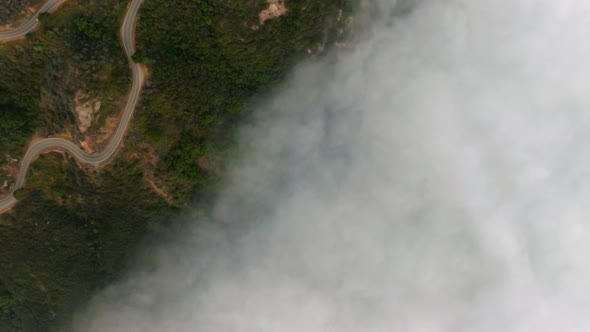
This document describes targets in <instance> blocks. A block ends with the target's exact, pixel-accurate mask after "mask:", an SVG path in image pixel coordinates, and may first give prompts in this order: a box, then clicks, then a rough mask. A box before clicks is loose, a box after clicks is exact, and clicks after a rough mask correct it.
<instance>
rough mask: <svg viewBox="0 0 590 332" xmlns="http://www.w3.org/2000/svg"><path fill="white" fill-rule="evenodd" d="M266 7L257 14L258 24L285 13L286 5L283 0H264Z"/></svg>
mask: <svg viewBox="0 0 590 332" xmlns="http://www.w3.org/2000/svg"><path fill="white" fill-rule="evenodd" d="M266 2H267V3H268V7H267V8H266V9H264V10H263V11H261V12H260V14H258V18H259V19H260V24H264V22H266V21H268V20H272V19H275V18H277V17H280V16H283V15H285V14H286V13H287V7H286V6H285V1H284V0H266Z"/></svg>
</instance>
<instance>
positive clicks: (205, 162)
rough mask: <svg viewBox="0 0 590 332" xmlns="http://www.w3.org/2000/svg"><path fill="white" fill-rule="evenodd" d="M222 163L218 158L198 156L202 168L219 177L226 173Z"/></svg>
mask: <svg viewBox="0 0 590 332" xmlns="http://www.w3.org/2000/svg"><path fill="white" fill-rule="evenodd" d="M220 165H221V163H220V161H219V160H217V159H213V158H206V157H199V158H197V166H199V167H200V168H201V169H204V170H206V171H209V172H211V173H213V174H215V175H217V176H219V177H222V176H224V174H225V173H224V172H223V170H222V169H221V166H220Z"/></svg>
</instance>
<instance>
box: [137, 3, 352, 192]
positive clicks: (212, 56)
mask: <svg viewBox="0 0 590 332" xmlns="http://www.w3.org/2000/svg"><path fill="white" fill-rule="evenodd" d="M348 2H349V1H344V0H335V1H334V0H332V1H317V0H301V1H287V6H288V12H287V15H285V16H283V17H280V18H278V19H276V20H271V21H266V22H265V24H264V25H261V24H260V22H259V18H258V13H259V12H260V10H261V8H263V7H264V6H265V5H266V2H263V1H249V2H245V1H242V0H230V1H227V0H224V1H221V0H217V1H202V0H190V1H187V0H175V1H166V2H156V1H146V3H145V4H144V6H143V7H142V10H141V19H140V21H139V29H138V32H139V33H138V55H136V59H138V60H140V61H142V62H145V63H147V64H149V65H150V69H151V73H152V78H151V81H150V83H151V85H150V88H149V89H146V92H145V94H144V98H143V101H144V102H143V107H142V109H141V111H140V113H139V115H138V119H137V123H138V130H137V133H138V135H139V137H140V138H139V140H142V141H146V142H149V143H150V144H152V145H154V146H155V147H156V148H158V153H159V155H160V157H161V158H162V162H161V163H160V164H159V165H158V168H157V169H156V173H155V175H156V177H157V178H158V180H159V183H160V184H161V186H162V187H163V188H164V189H165V190H166V191H167V192H170V193H172V195H173V197H174V199H175V201H176V202H177V203H178V204H183V203H185V202H186V201H188V200H189V199H190V198H191V197H192V195H194V193H195V192H200V191H204V190H208V189H210V188H211V185H212V184H213V183H215V182H216V181H215V179H216V178H217V177H218V175H217V174H216V173H218V172H215V171H213V170H211V169H203V168H198V167H196V163H195V160H196V159H197V158H198V157H201V158H204V159H207V160H208V161H209V162H213V161H216V160H220V159H221V157H222V156H223V155H224V152H225V151H226V150H227V149H228V147H229V146H231V144H232V135H233V131H232V128H233V126H234V124H235V123H237V122H238V121H239V120H240V119H242V118H244V117H246V116H248V112H249V108H248V106H247V105H248V104H249V101H250V100H251V98H252V96H254V95H256V94H258V93H261V92H263V91H265V89H267V88H268V87H269V86H270V85H272V84H273V83H274V82H277V81H278V80H280V79H281V78H282V77H283V76H284V75H285V74H286V73H287V72H288V69H289V68H290V67H291V66H292V65H293V64H294V63H295V62H297V61H298V60H300V59H301V58H303V57H307V56H308V53H309V51H311V50H316V49H317V48H318V46H319V45H322V44H327V45H330V43H333V42H334V41H336V40H337V38H338V30H339V29H340V28H341V27H342V24H343V22H344V20H341V21H338V20H337V16H338V13H339V10H340V9H344V10H347V9H348V7H347V5H346V3H348Z"/></svg>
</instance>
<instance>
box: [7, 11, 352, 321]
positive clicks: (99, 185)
mask: <svg viewBox="0 0 590 332" xmlns="http://www.w3.org/2000/svg"><path fill="white" fill-rule="evenodd" d="M347 3H348V1H345V0H297V1H288V0H287V1H286V2H285V6H286V12H285V13H282V16H280V17H278V18H274V19H269V20H266V21H264V22H262V21H263V20H262V19H261V16H260V13H261V12H262V11H263V10H265V9H266V8H268V3H267V2H266V1H259V0H249V1H242V0H230V1H228V0H223V1H222V0H209V1H205V0H169V1H159V0H145V3H144V5H143V7H142V8H141V10H140V18H139V26H138V30H137V42H138V52H137V54H136V55H135V57H134V58H135V60H136V61H138V62H142V63H145V64H146V65H147V68H148V71H149V79H148V82H147V85H146V88H145V89H144V92H143V94H142V97H141V101H140V106H139V108H138V110H137V112H136V115H135V118H134V119H133V121H132V126H131V128H130V131H129V133H128V135H127V137H126V138H125V142H124V146H123V147H122V149H121V151H120V152H119V154H118V155H117V157H116V159H115V160H114V162H112V163H111V164H109V165H108V166H106V167H103V168H91V167H86V166H84V167H80V165H78V164H77V163H76V162H75V161H74V160H73V159H71V158H69V157H68V156H67V155H63V154H59V153H50V154H47V155H45V156H42V157H41V158H40V159H39V160H38V161H37V162H35V163H34V164H33V166H32V169H31V170H30V171H29V173H28V175H27V185H26V186H25V188H24V189H23V190H21V191H19V192H18V193H17V194H18V195H17V196H18V198H19V200H20V202H19V204H18V205H17V206H16V208H14V209H13V210H12V211H11V212H10V213H7V214H4V215H2V216H0V266H1V267H2V268H1V269H0V331H48V330H51V328H53V329H55V327H56V326H58V325H59V323H60V322H62V321H64V320H67V319H68V315H69V314H71V312H72V310H73V308H75V307H76V306H78V305H80V304H81V303H84V301H86V300H87V299H88V298H89V296H90V294H92V293H93V292H94V291H96V290H97V289H100V288H101V287H104V286H105V285H107V284H108V283H109V282H111V281H113V280H114V279H116V278H117V276H118V275H119V274H120V273H121V271H123V270H124V268H125V266H127V264H128V263H129V261H130V258H131V257H133V253H134V250H135V248H136V245H137V244H138V243H139V242H140V240H141V239H142V238H143V237H144V236H145V234H146V233H147V232H150V230H155V229H159V228H161V227H166V226H167V225H168V224H169V223H170V220H173V219H174V218H173V217H174V215H175V214H177V213H178V211H179V210H180V208H184V207H188V206H189V205H190V206H191V207H192V208H194V209H199V210H200V213H206V209H204V210H203V209H202V207H204V206H205V207H206V203H207V201H208V200H210V199H211V198H212V197H214V195H215V192H216V190H218V187H219V185H220V183H221V180H222V179H223V175H224V169H225V160H226V158H227V156H228V155H229V153H228V151H231V147H232V146H233V134H234V128H235V127H236V125H238V124H239V123H240V121H243V120H244V119H246V118H247V117H248V115H249V112H250V111H251V107H249V105H251V102H252V100H253V98H256V96H258V95H260V94H261V93H264V92H265V91H266V90H267V89H269V88H270V87H271V86H272V85H273V84H274V83H276V82H279V81H280V79H281V78H282V77H284V76H285V75H286V74H287V73H288V71H289V69H290V68H291V67H292V66H293V65H294V64H295V63H296V62H297V61H298V60H301V59H304V58H309V57H315V56H320V55H321V54H320V53H321V51H322V50H323V49H328V48H329V47H330V45H331V44H332V43H334V42H335V41H338V40H339V39H341V38H344V34H343V33H342V32H341V31H343V30H342V29H343V28H344V26H345V24H346V23H345V22H346V20H345V19H344V18H343V17H342V15H344V17H345V16H346V15H347V13H348V11H349V8H347V7H346V4H347ZM126 4H127V3H126V1H123V0H104V1H93V0H68V1H67V2H66V3H65V4H64V5H63V6H62V7H60V9H59V10H58V11H57V12H56V13H55V14H51V15H50V14H46V15H42V16H41V18H40V20H41V22H42V23H43V25H42V28H41V29H40V30H39V31H37V32H35V33H33V34H31V35H29V36H28V38H27V39H26V40H22V41H18V42H13V43H8V44H4V45H2V44H0V68H1V69H0V70H1V71H2V75H0V152H2V153H0V187H1V186H2V182H3V181H4V180H8V181H9V182H10V180H11V179H12V178H13V177H12V176H13V175H14V174H11V172H13V171H14V168H15V167H16V166H17V165H18V158H20V156H21V155H22V152H23V151H24V147H25V145H26V144H27V142H29V141H30V139H31V137H32V136H33V135H36V136H40V137H44V136H47V135H60V136H64V137H68V138H70V139H72V140H74V141H75V142H76V143H78V144H80V145H81V146H83V147H85V148H88V149H91V150H94V151H96V150H100V148H101V147H102V146H103V145H104V142H102V141H101V139H103V138H104V137H108V128H109V127H112V124H113V123H114V124H115V125H116V115H117V114H118V111H119V110H120V109H121V106H122V105H124V102H125V95H126V91H127V89H128V87H129V82H130V73H129V69H128V67H127V63H126V61H125V58H124V56H123V52H122V50H121V46H120V42H119V40H118V34H117V32H118V29H119V25H120V22H121V19H122V16H123V14H124V11H125V6H126ZM342 13H344V14H342ZM80 95H83V98H85V99H86V100H90V101H100V104H101V107H100V111H99V112H98V113H97V114H96V115H95V119H94V122H93V124H92V126H91V127H90V128H88V131H84V130H81V129H80V123H79V119H78V115H77V114H76V109H77V106H76V103H75V100H76V98H78V97H79V96H80ZM113 121H114V122H113ZM105 128H106V129H105ZM101 142H102V143H101ZM101 144H102V145H101ZM1 158H4V159H1ZM15 160H16V161H15ZM192 202H194V204H191V203H192Z"/></svg>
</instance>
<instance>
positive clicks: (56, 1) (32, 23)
mask: <svg viewBox="0 0 590 332" xmlns="http://www.w3.org/2000/svg"><path fill="white" fill-rule="evenodd" d="M64 2H66V0H47V2H45V4H44V5H43V6H42V7H41V8H39V10H38V11H37V13H35V15H33V17H31V19H29V21H28V22H27V23H25V24H23V25H21V26H20V27H18V28H16V29H13V30H10V31H3V32H0V41H1V42H7V41H11V40H15V39H19V38H22V37H24V36H26V34H27V33H29V32H31V31H33V30H35V29H36V28H37V27H38V26H39V22H37V17H39V14H41V13H46V12H52V11H54V10H56V9H57V7H59V6H60V5H61V4H62V3H64Z"/></svg>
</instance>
